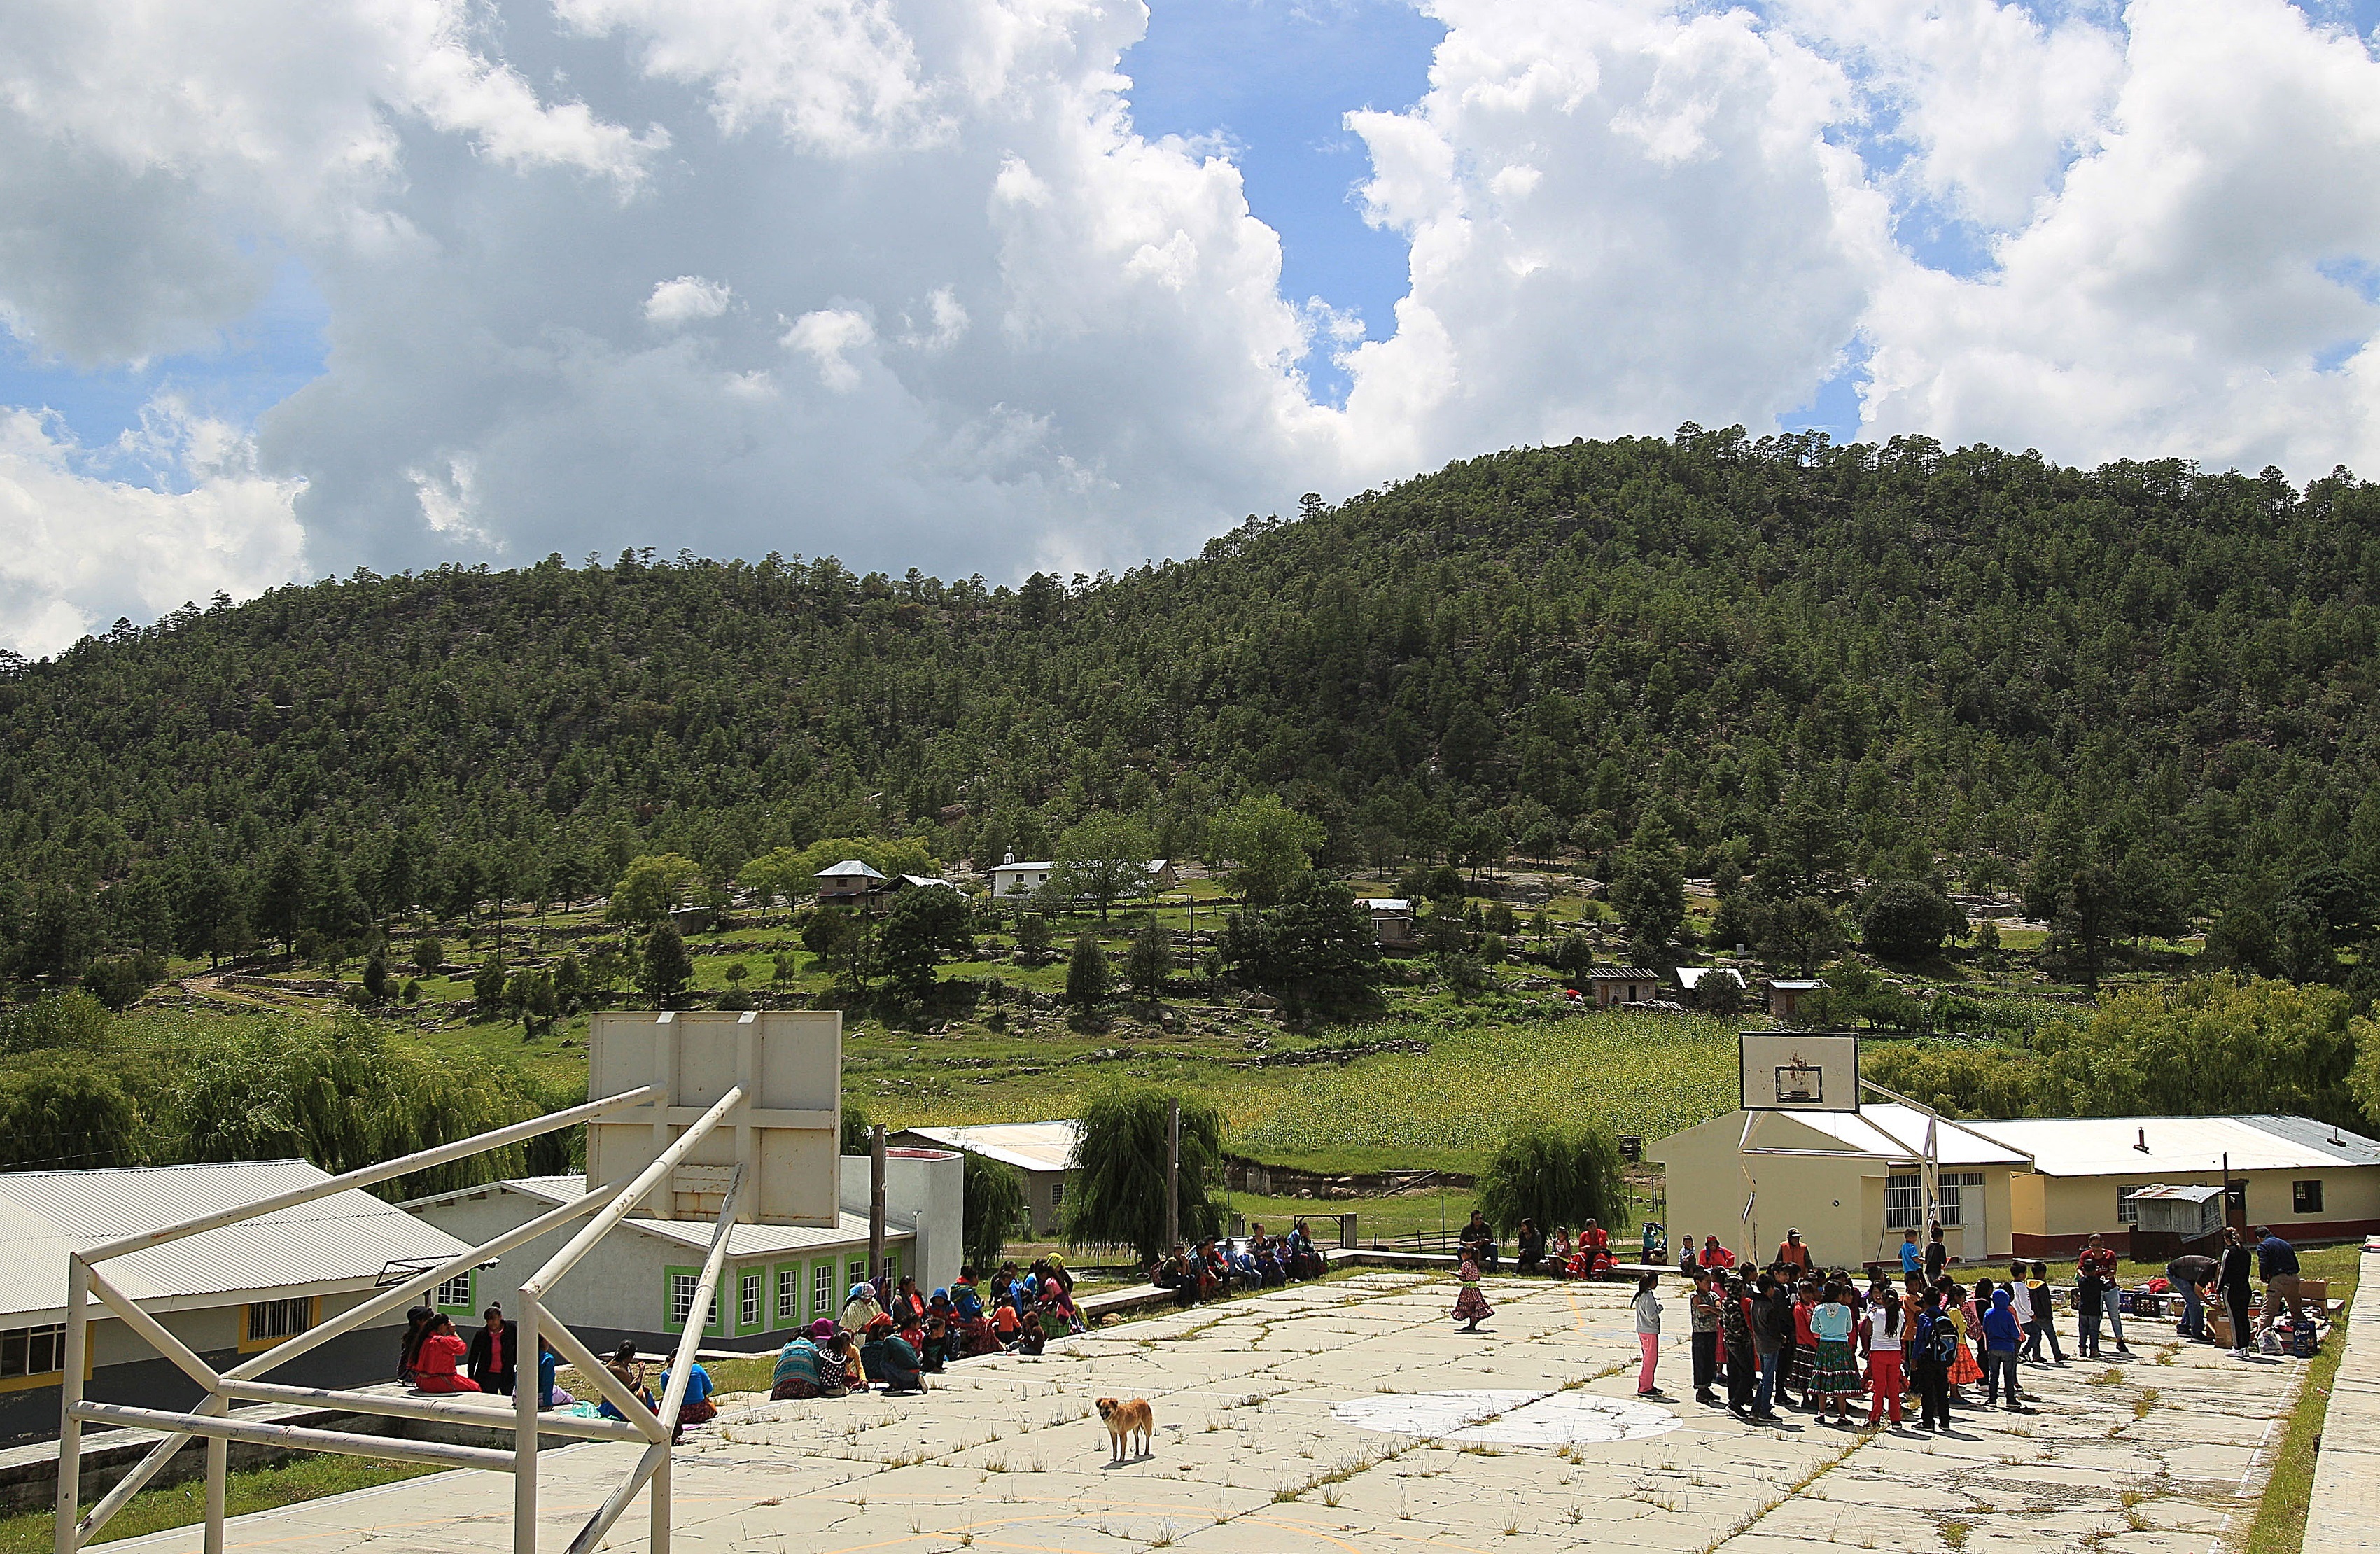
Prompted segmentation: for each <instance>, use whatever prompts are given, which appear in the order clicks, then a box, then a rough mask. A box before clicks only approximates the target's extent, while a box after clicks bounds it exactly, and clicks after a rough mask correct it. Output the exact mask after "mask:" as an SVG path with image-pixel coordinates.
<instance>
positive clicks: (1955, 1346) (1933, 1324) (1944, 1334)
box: [1925, 1316, 1959, 1370]
mask: <svg viewBox="0 0 2380 1554" xmlns="http://www.w3.org/2000/svg"><path fill="white" fill-rule="evenodd" d="M1926 1321H1927V1323H1928V1324H1929V1329H1928V1331H1927V1332H1926V1334H1925V1352H1926V1353H1927V1354H1930V1355H1932V1356H1933V1358H1934V1363H1935V1364H1936V1365H1938V1366H1942V1367H1943V1368H1944V1369H1946V1370H1947V1369H1949V1367H1950V1366H1955V1365H1957V1364H1958V1363H1959V1329H1958V1327H1957V1325H1956V1324H1954V1323H1953V1322H1952V1321H1951V1320H1950V1319H1949V1317H1939V1316H1937V1317H1927V1318H1926Z"/></svg>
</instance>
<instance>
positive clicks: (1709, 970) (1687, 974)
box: [1677, 965, 1743, 991]
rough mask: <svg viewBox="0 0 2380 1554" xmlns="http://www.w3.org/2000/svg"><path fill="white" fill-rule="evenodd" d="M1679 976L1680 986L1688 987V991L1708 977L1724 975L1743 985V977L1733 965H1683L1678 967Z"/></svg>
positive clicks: (1698, 985) (1737, 984)
mask: <svg viewBox="0 0 2380 1554" xmlns="http://www.w3.org/2000/svg"><path fill="white" fill-rule="evenodd" d="M1677 977H1678V986H1679V987H1681V988H1684V989H1687V990H1688V991H1692V990H1693V989H1695V988H1698V987H1700V986H1702V980H1703V978H1704V977H1726V978H1728V979H1729V980H1730V981H1731V982H1733V983H1734V984H1735V985H1736V986H1737V987H1739V988H1740V987H1742V986H1743V977H1742V976H1741V975H1739V974H1738V973H1737V972H1736V970H1735V968H1734V967H1733V966H1726V965H1682V966H1680V967H1678V971H1677Z"/></svg>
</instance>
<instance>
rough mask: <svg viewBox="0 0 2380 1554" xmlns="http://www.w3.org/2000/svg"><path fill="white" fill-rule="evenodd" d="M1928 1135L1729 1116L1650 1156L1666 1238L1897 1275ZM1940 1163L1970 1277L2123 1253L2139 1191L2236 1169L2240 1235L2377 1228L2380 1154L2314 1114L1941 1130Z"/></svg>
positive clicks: (2336, 1235) (1900, 1125)
mask: <svg viewBox="0 0 2380 1554" xmlns="http://www.w3.org/2000/svg"><path fill="white" fill-rule="evenodd" d="M1747 1117H1756V1119H1757V1123H1756V1125H1755V1127H1754V1128H1753V1129H1752V1131H1751V1133H1750V1135H1748V1137H1747V1135H1746V1131H1745V1123H1746V1120H1747ZM1925 1122H1926V1119H1925V1115H1924V1113H1922V1112H1919V1111H1915V1110H1913V1109H1912V1108H1910V1107H1906V1106H1900V1105H1898V1104H1876V1105H1869V1106H1863V1107H1861V1108H1860V1109H1859V1111H1857V1112H1856V1113H1851V1112H1817V1111H1791V1112H1787V1111H1763V1112H1757V1113H1746V1112H1743V1111H1731V1112H1728V1113H1726V1114H1724V1115H1722V1116H1718V1117H1714V1118H1712V1119H1711V1120H1710V1121H1708V1122H1706V1123H1697V1124H1695V1125H1694V1126H1693V1127H1690V1128H1686V1129H1684V1130H1682V1132H1679V1133H1675V1134H1671V1135H1670V1136H1669V1137H1667V1138H1663V1139H1659V1140H1657V1141H1656V1142H1654V1143H1653V1144H1651V1145H1648V1146H1647V1147H1645V1158H1646V1159H1651V1160H1656V1161H1658V1162H1660V1163H1661V1165H1662V1166H1663V1167H1664V1169H1665V1170H1666V1171H1667V1172H1668V1185H1667V1194H1668V1216H1669V1219H1668V1223H1669V1228H1670V1233H1671V1235H1672V1237H1673V1238H1674V1237H1676V1236H1679V1235H1682V1234H1685V1233H1688V1232H1691V1233H1692V1234H1693V1235H1694V1237H1695V1238H1696V1240H1697V1241H1699V1240H1700V1239H1701V1238H1702V1237H1703V1236H1705V1235H1716V1236H1718V1238H1719V1242H1720V1244H1723V1245H1725V1246H1726V1247H1727V1248H1728V1249H1729V1250H1730V1251H1732V1252H1733V1253H1735V1254H1736V1256H1737V1257H1739V1258H1742V1257H1745V1256H1747V1255H1750V1256H1752V1257H1756V1258H1757V1259H1759V1260H1760V1261H1763V1262H1765V1261H1767V1258H1768V1257H1771V1256H1772V1255H1774V1253H1775V1251H1776V1247H1777V1244H1778V1243H1779V1242H1780V1241H1782V1240H1784V1239H1785V1232H1786V1230H1787V1228H1788V1227H1789V1226H1790V1227H1792V1228H1795V1229H1798V1230H1800V1231H1801V1232H1802V1239H1803V1241H1804V1242H1806V1243H1808V1244H1809V1245H1810V1248H1811V1251H1812V1255H1813V1256H1814V1257H1816V1258H1817V1259H1818V1260H1819V1261H1820V1262H1822V1263H1827V1264H1840V1265H1843V1266H1847V1267H1850V1266H1857V1265H1859V1264H1862V1263H1868V1262H1877V1261H1883V1262H1890V1261H1893V1260H1894V1259H1895V1258H1897V1257H1898V1256H1899V1250H1898V1249H1899V1247H1900V1242H1901V1232H1903V1231H1904V1230H1907V1229H1911V1228H1914V1229H1915V1230H1916V1231H1917V1232H1918V1235H1919V1239H1920V1240H1921V1241H1923V1240H1924V1239H1925V1223H1924V1220H1925V1184H1924V1173H1923V1163H1922V1162H1923V1161H1924V1159H1925ZM1747 1144H1748V1145H1749V1149H1748V1150H1747V1148H1746V1147H1745V1146H1746V1145H1747ZM1936 1152H1937V1159H1938V1161H1939V1168H1940V1179H1939V1180H1940V1187H1941V1220H1942V1225H1943V1229H1944V1231H1945V1232H1946V1233H1945V1238H1944V1239H1945V1240H1946V1241H1947V1242H1948V1243H1949V1250H1950V1256H1951V1257H1953V1258H1954V1259H1956V1260H1958V1261H1960V1262H1961V1263H1968V1264H1974V1263H1984V1262H1997V1261H2003V1260H2005V1259H2007V1258H2008V1257H2011V1256H2021V1257H2041V1258H2049V1257H2071V1256H2073V1255H2074V1254H2075V1253H2076V1252H2077V1251H2079V1250H2081V1248H2082V1247H2083V1245H2084V1244H2087V1243H2088V1242H2089V1240H2090V1238H2091V1237H2092V1236H2093V1235H2100V1236H2103V1237H2105V1238H2106V1239H2107V1244H2108V1245H2110V1246H2111V1247H2113V1248H2114V1249H2115V1250H2116V1251H2117V1252H2119V1253H2122V1252H2125V1251H2127V1250H2128V1249H2129V1248H2130V1245H2131V1228H2132V1224H2133V1222H2134V1220H2135V1219H2136V1217H2137V1216H2136V1213H2135V1210H2134V1207H2133V1205H2132V1202H2131V1197H2132V1195H2133V1194H2135V1193H2137V1192H2138V1191H2139V1190H2140V1189H2141V1188H2143V1187H2147V1186H2151V1185H2160V1184H2161V1185H2166V1186H2185V1185H2200V1184H2219V1183H2221V1182H2222V1181H2223V1180H2224V1177H2223V1169H2224V1162H2225V1159H2226V1157H2227V1156H2228V1160H2229V1167H2230V1177H2229V1181H2230V1183H2231V1184H2232V1216H2233V1219H2234V1220H2235V1221H2237V1222H2239V1223H2241V1224H2244V1225H2249V1226H2254V1225H2270V1226H2272V1227H2273V1229H2275V1230H2276V1231H2277V1232H2280V1234H2281V1235H2282V1236H2284V1237H2286V1238H2288V1239H2289V1240H2292V1241H2305V1242H2316V1241H2339V1240H2348V1239H2351V1238H2354V1237H2357V1236H2361V1235H2365V1234H2368V1233H2371V1232H2374V1231H2380V1143H2375V1142H2374V1141H2373V1140H2371V1139H2368V1138H2365V1137H2363V1136H2362V1135H2359V1134H2353V1133H2349V1132H2347V1131H2345V1130H2343V1129H2339V1128H2334V1127H2332V1126H2331V1125H2330V1124H2328V1123H2318V1122H2315V1121H2314V1120H2313V1119H2312V1118H2308V1117H2282V1116H2236V1117H2057V1118H2020V1119H2014V1120H2009V1121H1998V1122H1968V1123H1951V1122H1942V1123H1938V1124H1937V1134H1936Z"/></svg>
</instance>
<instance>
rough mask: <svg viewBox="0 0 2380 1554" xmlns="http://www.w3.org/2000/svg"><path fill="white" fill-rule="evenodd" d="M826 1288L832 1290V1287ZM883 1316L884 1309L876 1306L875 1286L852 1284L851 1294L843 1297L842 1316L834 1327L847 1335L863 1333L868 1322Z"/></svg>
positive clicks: (866, 1328)
mask: <svg viewBox="0 0 2380 1554" xmlns="http://www.w3.org/2000/svg"><path fill="white" fill-rule="evenodd" d="M828 1287H829V1288H830V1289H832V1285H830V1286H828ZM883 1315H884V1308H883V1307H882V1306H880V1305H877V1304H876V1286H875V1285H873V1284H868V1283H865V1282H862V1283H858V1284H854V1285H853V1286H852V1287H851V1293H849V1294H848V1295H845V1296H844V1301H843V1315H842V1316H841V1317H838V1318H837V1319H836V1321H835V1326H837V1327H839V1328H841V1329H843V1330H844V1332H847V1333H855V1334H856V1333H864V1332H866V1331H867V1330H868V1324H869V1323H870V1322H873V1321H875V1320H876V1318H878V1317H881V1316H883Z"/></svg>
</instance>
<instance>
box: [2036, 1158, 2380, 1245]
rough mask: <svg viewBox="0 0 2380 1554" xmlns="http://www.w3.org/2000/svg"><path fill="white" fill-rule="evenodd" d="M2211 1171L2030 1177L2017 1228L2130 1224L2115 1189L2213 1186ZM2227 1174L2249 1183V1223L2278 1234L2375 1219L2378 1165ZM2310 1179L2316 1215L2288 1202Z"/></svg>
mask: <svg viewBox="0 0 2380 1554" xmlns="http://www.w3.org/2000/svg"><path fill="white" fill-rule="evenodd" d="M2232 1174H2233V1175H2234V1176H2235V1177H2237V1178H2240V1179H2244V1180H2245V1181H2246V1182H2247V1184H2248V1223H2249V1224H2250V1225H2252V1226H2253V1225H2270V1226H2272V1227H2273V1229H2274V1230H2276V1231H2277V1232H2280V1233H2281V1234H2282V1235H2283V1236H2287V1235H2288V1234H2289V1227H2290V1226H2292V1225H2307V1224H2333V1223H2337V1222H2338V1221H2342V1220H2343V1221H2358V1220H2380V1167H2373V1166H2338V1167H2334V1168H2332V1169H2330V1170H2327V1171H2243V1172H2233V1173H2232ZM2215 1179H2216V1173H2215V1172H2204V1173H2200V1174H2197V1175H2192V1174H2188V1173H2182V1174H2179V1175H2177V1174H2175V1173H2171V1172H2168V1173H2165V1174H2163V1175H2160V1174H2158V1173H2156V1172H2145V1173H2143V1174H2142V1175H2140V1176H2137V1177H2131V1176H2121V1177H2119V1176H2036V1177H2033V1178H2031V1179H2030V1180H2031V1182H2032V1183H2033V1184H2034V1186H2033V1188H2032V1191H2031V1193H2030V1194H2029V1195H2028V1194H2025V1193H2023V1192H2020V1195H2019V1198H2018V1202H2017V1205H2016V1212H2017V1221H2016V1229H2017V1231H2018V1232H2019V1233H2021V1234H2024V1235H2037V1236H2089V1235H2094V1234H2098V1235H2113V1234H2116V1233H2118V1232H2123V1231H2126V1230H2129V1229H2130V1227H2129V1226H2126V1225H2124V1224H2123V1223H2122V1222H2120V1221H2119V1220H2118V1219H2117V1218H2116V1194H2117V1191H2118V1189H2119V1188H2121V1187H2144V1186H2147V1185H2148V1184H2150V1183H2152V1182H2167V1183H2170V1184H2175V1185H2191V1184H2204V1185H2206V1186H2213V1185H2214V1184H2215ZM2309 1181H2319V1182H2321V1183H2322V1184H2323V1193H2322V1196H2323V1205H2322V1212H2320V1213H2318V1214H2300V1213H2298V1212H2297V1211H2296V1210H2295V1209H2294V1208H2292V1207H2291V1203H2292V1191H2293V1189H2292V1186H2291V1184H2293V1183H2298V1182H2309Z"/></svg>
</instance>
